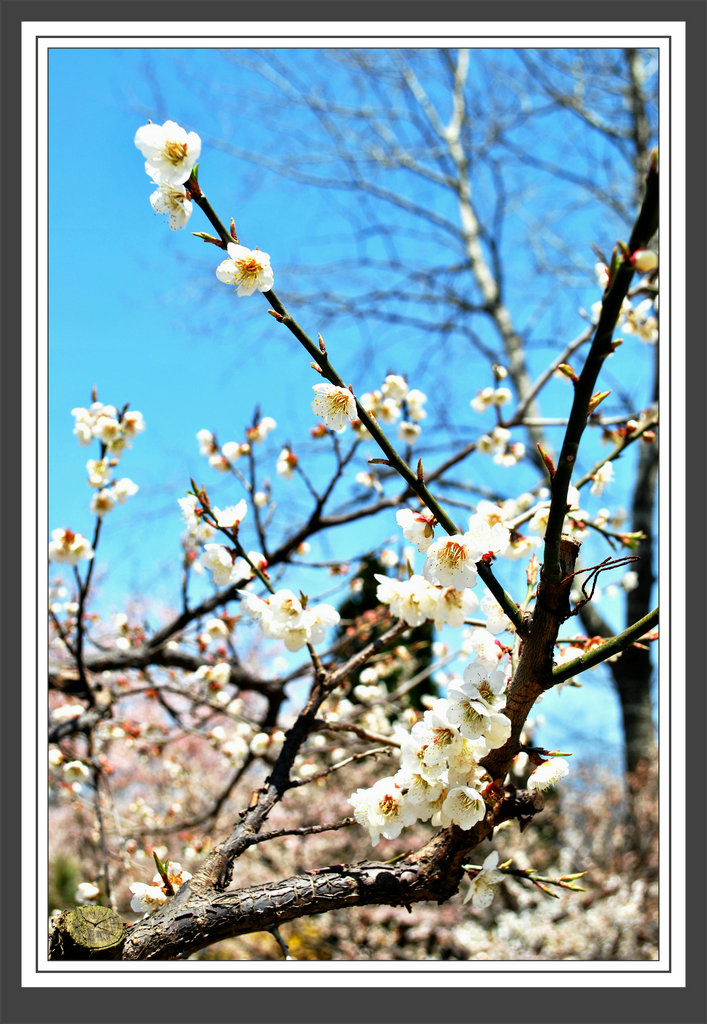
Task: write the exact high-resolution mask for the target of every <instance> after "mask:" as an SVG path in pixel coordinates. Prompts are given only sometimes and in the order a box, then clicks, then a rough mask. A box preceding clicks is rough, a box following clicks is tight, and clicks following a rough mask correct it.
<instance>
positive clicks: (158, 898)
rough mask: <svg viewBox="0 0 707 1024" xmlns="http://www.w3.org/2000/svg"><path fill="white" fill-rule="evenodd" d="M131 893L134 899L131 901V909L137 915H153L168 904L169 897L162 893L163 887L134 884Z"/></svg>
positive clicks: (141, 883) (142, 883)
mask: <svg viewBox="0 0 707 1024" xmlns="http://www.w3.org/2000/svg"><path fill="white" fill-rule="evenodd" d="M130 892H131V893H132V894H133V898H132V899H131V900H130V909H131V910H132V911H133V912H134V913H136V914H142V913H144V914H151V913H152V912H153V911H154V910H157V908H158V907H161V906H162V904H163V903H166V902H167V895H166V893H164V892H163V891H162V886H161V885H147V884H146V883H145V882H134V883H133V884H132V885H131V886H130Z"/></svg>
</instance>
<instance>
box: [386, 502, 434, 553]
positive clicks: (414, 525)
mask: <svg viewBox="0 0 707 1024" xmlns="http://www.w3.org/2000/svg"><path fill="white" fill-rule="evenodd" d="M395 520H396V522H397V524H398V526H400V527H402V531H403V537H404V538H405V539H406V540H409V541H411V542H412V543H413V544H415V545H416V546H417V550H418V551H420V552H424V551H427V549H428V548H429V546H430V544H432V542H433V541H434V538H435V534H434V528H435V526H436V525H437V520H436V519H435V517H434V516H433V515H432V513H431V512H415V511H413V509H411V508H401V509H399V510H398V511H397V512H396V513H395Z"/></svg>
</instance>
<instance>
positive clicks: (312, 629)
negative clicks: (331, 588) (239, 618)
mask: <svg viewBox="0 0 707 1024" xmlns="http://www.w3.org/2000/svg"><path fill="white" fill-rule="evenodd" d="M241 608H242V609H243V611H244V612H245V614H246V615H248V616H250V618H251V619H254V620H255V621H256V622H257V623H258V624H259V625H260V628H261V629H262V631H263V633H264V634H265V636H267V637H269V638H271V639H279V640H282V641H283V642H284V644H285V647H286V648H287V650H288V651H299V650H300V649H301V648H302V647H304V645H305V644H307V643H310V644H318V643H321V642H322V640H323V639H324V637H325V635H326V630H327V629H328V628H329V627H330V626H335V625H336V624H337V623H338V621H339V613H338V612H337V610H336V609H335V608H333V607H332V606H331V605H330V604H315V605H312V606H309V605H306V604H305V603H304V602H303V601H301V600H300V599H299V598H298V597H296V596H295V594H293V593H292V591H291V590H278V591H277V592H276V593H274V594H271V596H270V597H268V598H267V599H263V598H262V597H257V596H256V595H255V594H246V595H245V596H244V597H243V600H242V602H241Z"/></svg>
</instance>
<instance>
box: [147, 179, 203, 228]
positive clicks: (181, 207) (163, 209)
mask: <svg viewBox="0 0 707 1024" xmlns="http://www.w3.org/2000/svg"><path fill="white" fill-rule="evenodd" d="M156 184H157V188H156V189H155V191H154V192H153V193H152V195H151V196H150V205H151V206H152V209H153V210H154V211H155V213H164V214H167V215H168V216H169V226H170V228H171V229H172V231H178V230H179V229H180V228H185V227H186V226H187V223H188V221H189V218H190V217H191V213H192V205H193V204H192V201H191V199H190V198H189V197H188V196H187V190H186V189H185V187H184V185H172V184H170V183H169V182H168V181H161V182H156Z"/></svg>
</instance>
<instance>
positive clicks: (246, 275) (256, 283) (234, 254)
mask: <svg viewBox="0 0 707 1024" xmlns="http://www.w3.org/2000/svg"><path fill="white" fill-rule="evenodd" d="M226 252H227V253H228V259H226V260H224V261H223V263H219V265H218V267H217V268H216V277H217V278H218V279H219V281H223V283H224V284H231V285H233V287H234V289H235V290H236V292H237V293H238V295H252V294H253V292H254V291H255V290H256V288H257V290H258V291H259V292H269V291H270V289H271V288H272V286H273V280H274V278H273V272H272V267H271V266H270V256H269V254H268V253H267V252H261V251H260V249H246V247H245V246H244V245H237V244H236V243H235V242H230V243H229V244H228V245H227V246H226Z"/></svg>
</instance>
